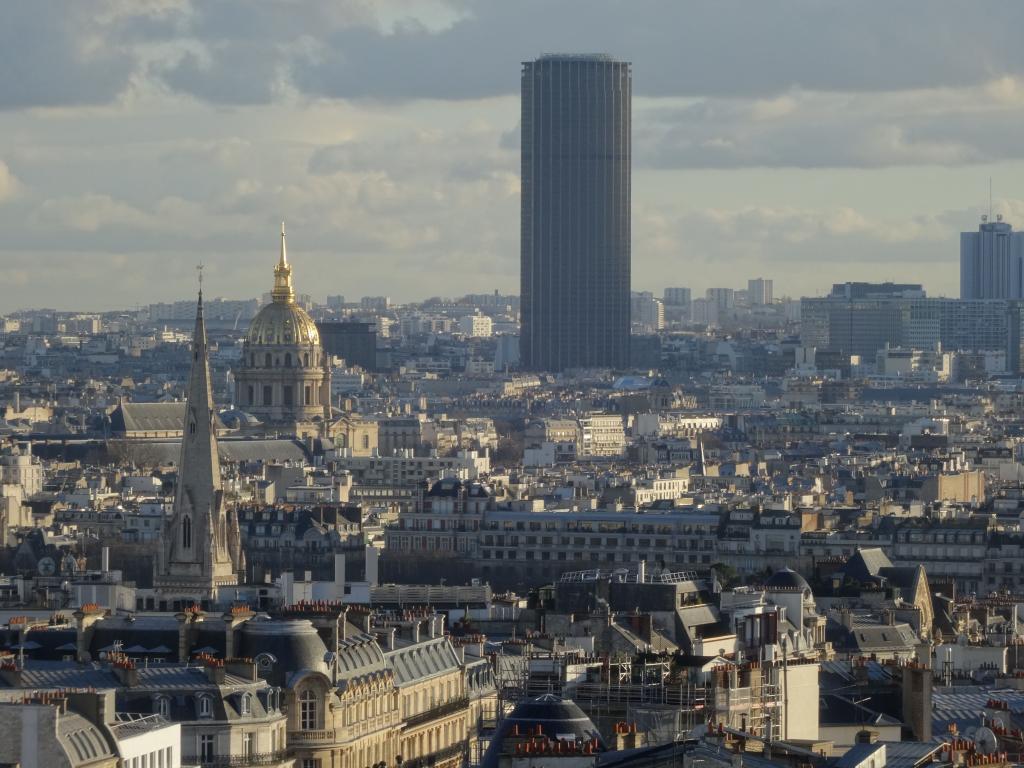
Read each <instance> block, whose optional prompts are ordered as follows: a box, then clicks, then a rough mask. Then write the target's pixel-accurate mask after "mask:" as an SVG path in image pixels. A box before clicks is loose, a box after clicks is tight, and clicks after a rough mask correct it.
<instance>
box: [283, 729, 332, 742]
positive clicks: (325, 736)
mask: <svg viewBox="0 0 1024 768" xmlns="http://www.w3.org/2000/svg"><path fill="white" fill-rule="evenodd" d="M288 741H289V743H292V744H298V743H308V742H311V741H334V731H288Z"/></svg>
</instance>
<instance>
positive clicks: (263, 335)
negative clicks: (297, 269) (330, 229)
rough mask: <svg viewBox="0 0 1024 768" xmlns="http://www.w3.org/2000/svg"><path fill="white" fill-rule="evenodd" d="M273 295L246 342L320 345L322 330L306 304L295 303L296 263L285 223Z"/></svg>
mask: <svg viewBox="0 0 1024 768" xmlns="http://www.w3.org/2000/svg"><path fill="white" fill-rule="evenodd" d="M270 295H271V296H272V298H273V301H271V302H270V303H269V304H267V306H265V307H263V309H261V310H260V311H259V312H258V313H257V314H256V317H255V318H253V321H252V323H251V324H250V325H249V332H248V334H246V337H245V341H246V344H248V345H257V346H262V345H280V344H283V345H288V344H319V343H320V332H319V331H318V330H317V328H316V323H315V322H313V318H311V317H310V316H309V313H307V312H306V310H304V309H303V308H302V307H300V306H299V305H298V304H296V303H295V289H294V288H293V287H292V266H291V264H289V263H288V253H287V250H286V249H285V241H284V224H282V225H281V259H280V260H279V261H278V262H277V266H276V267H274V289H273V291H271V294H270Z"/></svg>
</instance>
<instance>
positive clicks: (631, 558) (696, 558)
mask: <svg viewBox="0 0 1024 768" xmlns="http://www.w3.org/2000/svg"><path fill="white" fill-rule="evenodd" d="M482 554H483V558H484V560H490V559H492V558H493V559H494V560H541V561H545V560H556V561H558V562H565V561H567V560H589V561H590V562H593V563H597V562H600V561H601V560H604V561H605V562H608V563H615V562H619V563H635V562H638V561H640V560H648V559H650V558H649V556H648V554H647V553H646V552H640V553H635V554H634V553H630V554H616V553H615V552H605V553H604V554H603V556H602V553H600V552H555V553H551V552H540V553H537V552H533V551H532V550H527V551H525V552H523V553H522V555H523V556H522V557H520V556H519V554H520V553H519V551H518V550H514V549H513V550H509V551H507V552H506V551H505V550H503V549H495V550H493V552H492V550H490V549H485V550H483V552H482ZM552 554H554V557H552ZM659 559H660V558H659ZM672 561H673V562H675V563H676V564H679V565H683V564H685V563H689V564H691V565H697V564H698V563H702V564H704V565H710V564H711V555H695V554H691V555H688V556H687V558H685V559H684V558H683V557H682V556H676V557H675V558H673V559H672Z"/></svg>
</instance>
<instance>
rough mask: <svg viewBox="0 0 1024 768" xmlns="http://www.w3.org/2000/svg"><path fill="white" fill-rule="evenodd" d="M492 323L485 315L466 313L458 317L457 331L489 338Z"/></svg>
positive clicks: (464, 334) (465, 334)
mask: <svg viewBox="0 0 1024 768" xmlns="http://www.w3.org/2000/svg"><path fill="white" fill-rule="evenodd" d="M493 328H494V323H493V321H492V320H491V318H489V317H488V316H487V315H466V316H465V317H463V318H460V319H459V332H460V333H461V334H462V335H463V336H471V337H473V338H490V336H491V333H492V331H493Z"/></svg>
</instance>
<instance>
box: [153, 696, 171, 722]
mask: <svg viewBox="0 0 1024 768" xmlns="http://www.w3.org/2000/svg"><path fill="white" fill-rule="evenodd" d="M155 703H156V707H155V709H156V713H157V714H158V715H160V716H162V717H167V718H169V717H170V716H171V700H170V699H169V698H167V697H166V696H157V697H156V702H155Z"/></svg>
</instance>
